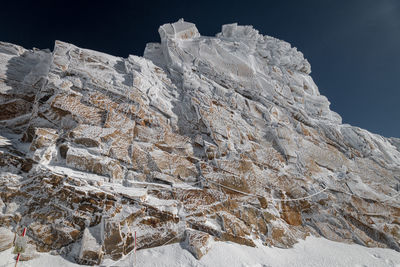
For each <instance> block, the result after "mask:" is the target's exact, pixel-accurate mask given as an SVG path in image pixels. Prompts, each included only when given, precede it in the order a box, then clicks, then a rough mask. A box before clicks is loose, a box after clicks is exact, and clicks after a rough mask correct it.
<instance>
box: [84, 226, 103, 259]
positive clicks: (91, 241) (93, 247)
mask: <svg viewBox="0 0 400 267" xmlns="http://www.w3.org/2000/svg"><path fill="white" fill-rule="evenodd" d="M102 257H103V252H102V249H101V245H100V244H99V243H98V242H97V240H96V238H95V237H93V235H92V234H91V233H90V231H89V229H88V228H86V229H85V230H84V231H83V236H82V240H81V248H80V251H79V259H78V262H79V263H80V264H86V265H94V264H100V263H101V260H102Z"/></svg>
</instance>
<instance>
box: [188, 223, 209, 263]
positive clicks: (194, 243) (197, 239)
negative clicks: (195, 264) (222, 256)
mask: <svg viewBox="0 0 400 267" xmlns="http://www.w3.org/2000/svg"><path fill="white" fill-rule="evenodd" d="M210 240H211V236H210V235H209V234H207V233H204V232H200V231H196V230H193V229H186V230H185V237H184V241H183V246H184V248H185V249H187V250H188V251H190V253H192V254H193V256H194V257H195V258H196V259H198V260H199V259H201V257H203V256H204V255H205V254H206V253H207V252H208V250H209V249H210Z"/></svg>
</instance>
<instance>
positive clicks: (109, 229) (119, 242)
mask: <svg viewBox="0 0 400 267" xmlns="http://www.w3.org/2000/svg"><path fill="white" fill-rule="evenodd" d="M102 233H103V234H104V237H103V246H104V252H105V253H106V254H107V255H109V256H110V257H111V258H112V259H114V260H117V259H119V258H121V257H122V255H124V241H123V239H122V236H121V229H120V225H119V222H117V221H113V220H107V219H105V220H103V222H102Z"/></svg>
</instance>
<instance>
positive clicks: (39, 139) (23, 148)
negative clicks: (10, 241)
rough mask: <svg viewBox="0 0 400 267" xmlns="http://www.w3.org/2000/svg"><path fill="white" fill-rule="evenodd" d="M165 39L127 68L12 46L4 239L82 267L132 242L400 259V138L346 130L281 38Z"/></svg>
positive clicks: (4, 66)
mask: <svg viewBox="0 0 400 267" xmlns="http://www.w3.org/2000/svg"><path fill="white" fill-rule="evenodd" d="M159 32H160V36H161V43H150V44H148V45H147V46H146V49H145V52H144V57H137V56H129V57H128V58H126V59H124V58H119V57H114V56H110V55H107V54H103V53H99V52H95V51H91V50H87V49H81V48H78V47H76V46H74V45H72V44H68V43H63V42H60V41H56V43H55V47H54V50H53V52H50V51H41V50H26V49H24V48H22V47H19V46H16V45H12V44H8V43H0V111H1V112H0V135H1V136H0V166H1V167H0V168H1V169H0V196H1V201H0V211H1V214H0V222H1V225H2V226H3V228H8V229H9V230H13V231H16V230H17V229H20V228H21V227H24V226H26V227H28V231H27V235H28V237H29V239H30V242H31V246H33V247H34V248H36V250H38V251H49V250H54V249H56V250H58V251H59V252H60V253H62V254H65V255H69V256H71V257H73V258H74V259H75V260H76V261H77V262H80V263H84V264H93V263H100V262H101V261H102V258H103V257H110V258H112V259H119V258H120V257H122V256H123V255H124V254H127V253H129V252H130V251H131V250H132V249H133V233H134V232H135V231H136V233H137V237H138V241H137V243H138V248H148V247H154V246H161V245H164V244H165V243H171V242H182V244H183V245H184V246H185V247H186V248H187V249H188V250H189V251H191V252H192V253H193V254H194V255H195V256H196V257H197V258H200V257H201V256H202V255H204V254H205V253H206V252H207V248H208V247H207V246H208V244H209V242H208V241H209V240H210V239H217V240H225V241H232V242H237V243H240V244H245V245H249V246H254V245H255V243H259V242H258V241H261V242H262V243H263V244H265V245H274V246H280V247H288V246H291V245H293V244H294V243H295V242H296V240H298V239H301V238H304V237H305V236H307V235H310V234H311V235H315V236H323V237H326V238H328V239H330V240H336V241H342V242H355V243H358V244H362V245H365V246H378V247H389V248H392V249H395V250H397V251H400V246H399V242H400V227H399V226H400V221H399V216H400V200H399V197H400V196H399V192H398V191H399V182H400V148H399V143H400V140H399V139H396V138H390V139H388V138H384V137H382V136H379V135H376V134H372V133H369V132H368V131H366V130H363V129H360V128H357V127H353V126H350V125H345V124H341V117H340V116H339V115H338V114H336V113H335V112H333V111H331V110H330V109H329V101H328V100H327V98H326V97H324V96H322V95H320V94H319V91H318V88H317V86H316V85H315V83H314V82H313V80H312V78H311V76H310V75H309V74H310V72H311V68H310V64H309V63H308V61H307V60H306V59H304V57H303V55H302V53H300V52H298V51H297V50H296V48H292V47H291V46H290V44H288V43H286V42H284V41H281V40H278V39H275V38H272V37H269V36H263V35H260V34H259V33H258V31H256V30H255V29H253V28H252V27H250V26H238V25H236V24H230V25H224V26H223V27H222V32H221V33H219V34H217V36H216V37H205V36H201V35H200V34H199V32H198V31H197V28H196V27H195V25H194V24H191V23H187V22H184V21H183V20H181V21H178V22H176V23H173V24H165V25H163V26H161V27H160V29H159ZM4 231H6V230H4ZM4 231H3V232H4ZM256 240H258V241H256Z"/></svg>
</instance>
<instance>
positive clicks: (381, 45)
mask: <svg viewBox="0 0 400 267" xmlns="http://www.w3.org/2000/svg"><path fill="white" fill-rule="evenodd" d="M0 6H1V11H0V17H1V23H0V40H1V41H6V42H11V43H15V44H19V45H22V46H24V47H26V48H32V47H38V48H50V49H52V48H53V45H54V40H62V41H66V42H70V43H73V44H75V45H77V46H80V47H84V48H90V49H94V50H98V51H102V52H106V53H109V54H112V55H118V56H123V57H126V56H128V55H129V54H134V55H142V54H143V50H144V47H145V44H146V43H147V42H154V41H159V36H158V31H157V30H158V27H159V26H160V25H161V24H163V23H166V22H173V21H176V20H177V19H179V18H184V19H185V20H186V21H190V22H193V23H195V24H196V25H197V27H198V29H199V31H200V33H201V34H202V35H211V36H212V35H215V34H216V33H217V32H219V31H220V29H221V25H222V24H226V23H232V22H238V23H239V24H245V25H253V26H254V27H255V28H256V29H258V30H259V31H260V33H262V34H267V35H271V36H274V37H276V38H279V39H283V40H285V41H288V42H290V43H291V44H292V45H293V46H295V47H297V48H298V49H299V50H300V51H302V52H303V53H304V55H305V57H306V58H307V59H308V60H309V61H310V63H311V67H312V73H311V76H312V77H313V78H314V80H315V82H316V84H317V85H318V87H319V90H320V92H321V93H322V94H324V95H326V96H327V97H328V99H329V100H330V102H331V109H333V110H334V111H336V112H338V113H339V114H340V115H341V116H342V118H343V122H344V123H349V124H352V125H355V126H359V127H362V128H365V129H367V130H369V131H371V132H374V133H379V134H381V135H384V136H387V137H390V136H394V137H400V104H399V102H400V1H398V0H379V1H378V0H304V1H300V0H292V1H289V0H286V1H282V0H279V1H277V0H275V1H266V0H265V1H250V0H241V1H234V0H221V1H218V0H213V1H207V0H198V1H184V0H182V1H173V0H164V1H156V0H142V1H134V0H131V1H118V0H108V1H89V0H81V1H57V0H53V1H40V0H36V1H21V0H20V1H12V0H9V1H3V2H2V3H1V5H0Z"/></svg>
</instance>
